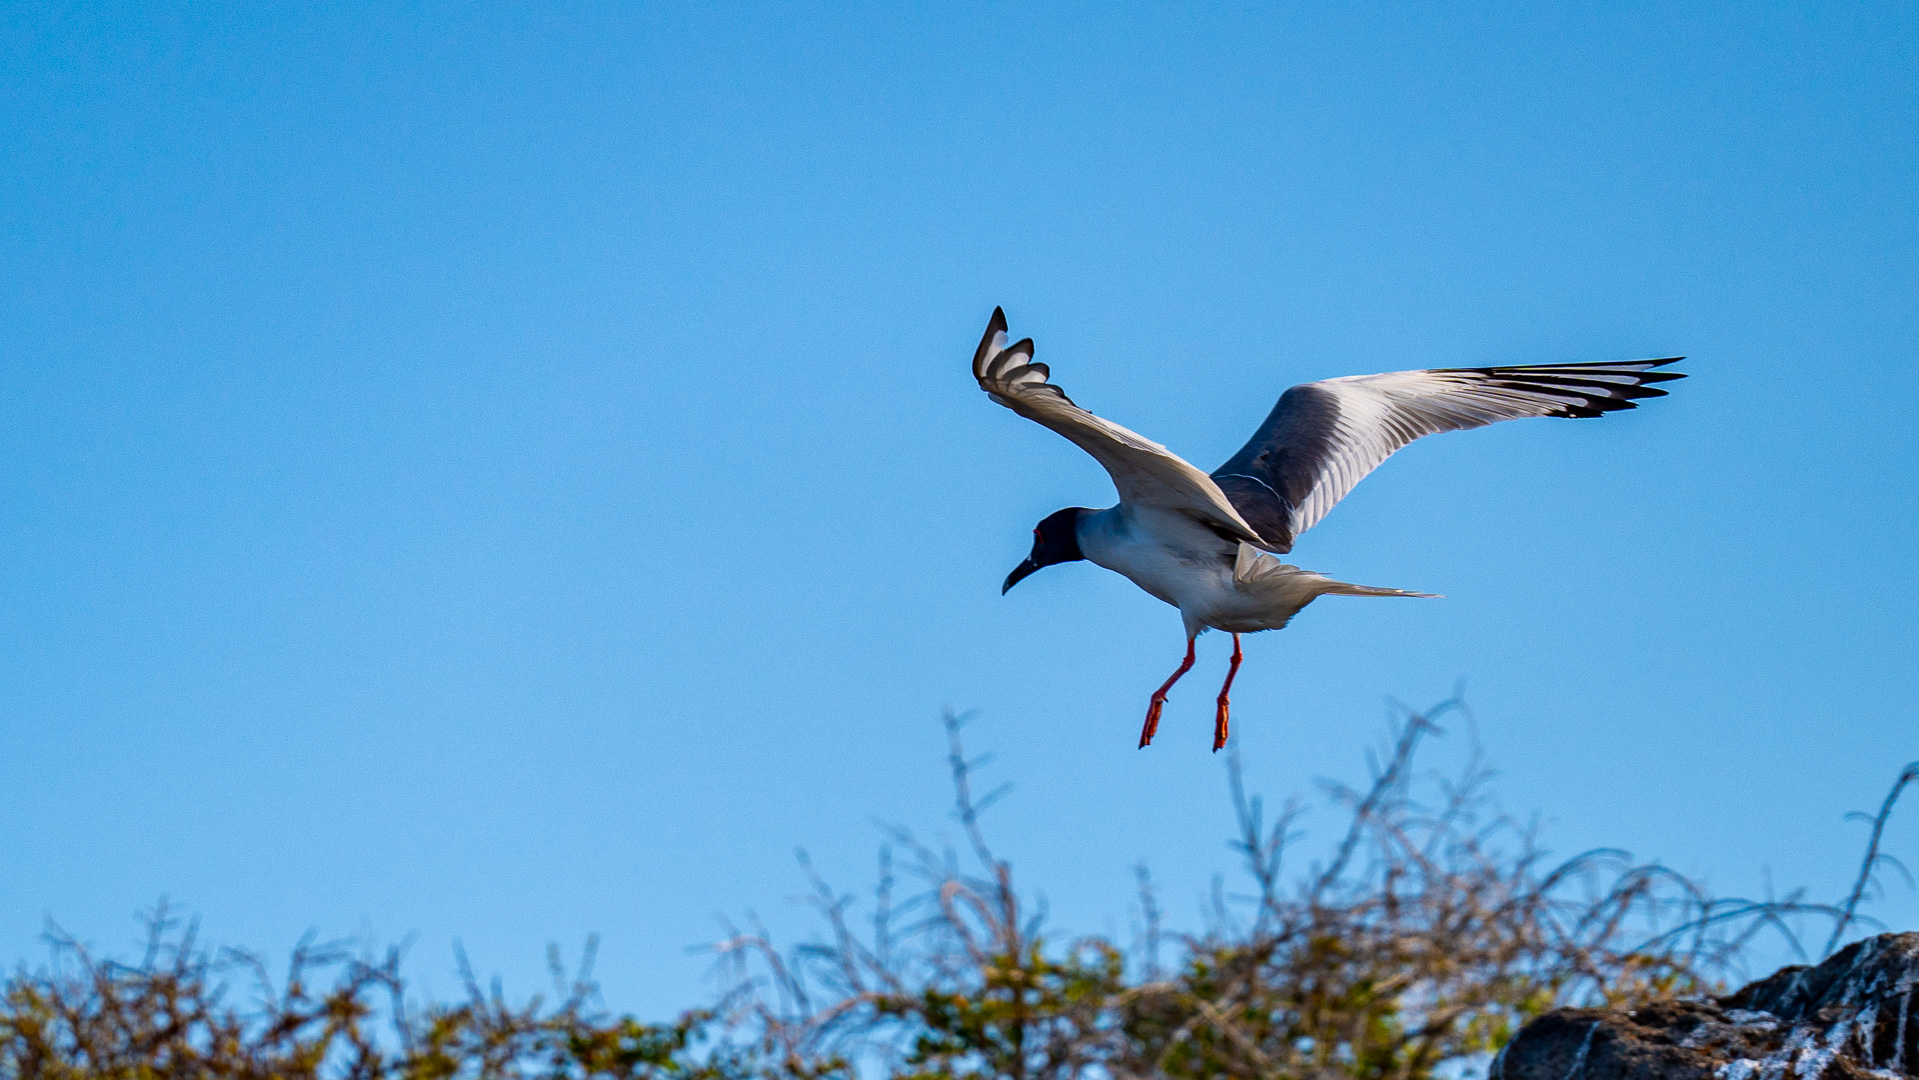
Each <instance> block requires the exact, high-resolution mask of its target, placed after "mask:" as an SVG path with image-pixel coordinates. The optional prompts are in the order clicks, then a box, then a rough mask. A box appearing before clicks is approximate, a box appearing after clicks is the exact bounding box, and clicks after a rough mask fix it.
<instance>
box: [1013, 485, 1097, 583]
mask: <svg viewBox="0 0 1919 1080" xmlns="http://www.w3.org/2000/svg"><path fill="white" fill-rule="evenodd" d="M1085 513H1090V511H1088V510H1087V509H1086V508H1085V507H1083V506H1069V507H1067V508H1066V509H1064V510H1056V511H1054V512H1053V513H1050V514H1048V515H1046V516H1045V517H1043V518H1041V519H1040V522H1039V524H1038V525H1035V526H1033V553H1032V554H1031V555H1028V556H1026V561H1025V562H1023V563H1020V564H1019V565H1018V566H1015V567H1013V572H1012V573H1010V574H1008V575H1006V584H1005V585H1004V586H1002V587H1001V588H1000V595H1001V596H1004V595H1006V590H1008V589H1011V588H1012V587H1013V586H1015V585H1018V584H1019V583H1020V582H1021V581H1022V580H1024V579H1025V578H1026V576H1027V575H1028V574H1031V573H1032V572H1033V571H1035V570H1038V569H1039V568H1040V567H1042V566H1052V565H1053V564H1054V563H1063V562H1076V561H1078V560H1080V559H1084V558H1085V557H1086V556H1084V555H1082V554H1080V552H1079V534H1078V532H1077V529H1078V527H1079V516H1080V515H1081V514H1085Z"/></svg>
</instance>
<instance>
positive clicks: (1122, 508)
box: [1078, 504, 1238, 612]
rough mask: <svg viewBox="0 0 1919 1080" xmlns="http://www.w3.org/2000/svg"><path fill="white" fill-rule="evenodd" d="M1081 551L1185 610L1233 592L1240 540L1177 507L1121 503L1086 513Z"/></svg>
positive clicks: (1212, 602)
mask: <svg viewBox="0 0 1919 1080" xmlns="http://www.w3.org/2000/svg"><path fill="white" fill-rule="evenodd" d="M1078 538H1079V549H1080V554H1082V555H1084V556H1086V559H1087V561H1088V562H1091V563H1093V564H1095V565H1097V566H1103V567H1105V568H1106V569H1108V570H1111V571H1113V572H1115V573H1119V574H1124V575H1125V576H1126V577H1127V578H1128V579H1129V580H1131V581H1132V583H1133V584H1135V585H1138V586H1139V587H1140V588H1142V589H1144V590H1146V592H1148V593H1150V594H1151V595H1153V596H1155V597H1158V598H1159V599H1161V600H1164V601H1165V602H1166V603H1169V604H1171V605H1173V606H1174V607H1177V608H1179V609H1180V610H1181V611H1182V612H1193V611H1201V610H1210V609H1212V608H1214V607H1217V606H1218V605H1219V603H1220V602H1221V601H1223V600H1225V599H1226V598H1227V597H1230V596H1231V594H1232V592H1233V557H1234V555H1235V554H1237V552H1238V545H1236V544H1233V543H1231V542H1229V541H1227V540H1223V539H1221V538H1220V537H1219V536H1218V535H1217V534H1215V533H1214V532H1213V531H1212V530H1211V529H1208V528H1206V527H1205V526H1203V525H1201V524H1200V523H1199V522H1197V521H1194V520H1193V519H1192V518H1190V517H1188V516H1186V515H1185V514H1182V513H1179V512H1178V511H1169V510H1159V509H1155V508H1152V507H1132V506H1127V505H1124V504H1121V505H1119V506H1115V507H1113V508H1111V509H1109V510H1099V511H1095V512H1094V513H1090V514H1086V515H1083V516H1082V517H1081V518H1080V523H1079V529H1078Z"/></svg>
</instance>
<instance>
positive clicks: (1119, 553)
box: [973, 308, 1685, 750]
mask: <svg viewBox="0 0 1919 1080" xmlns="http://www.w3.org/2000/svg"><path fill="white" fill-rule="evenodd" d="M1682 359H1684V357H1678V356H1673V357H1667V358H1664V359H1658V360H1630V361H1626V362H1623V363H1605V364H1546V365H1538V366H1531V367H1483V368H1435V369H1433V370H1430V371H1392V372H1387V373H1385V374H1381V375H1348V376H1345V377H1344V378H1338V379H1325V380H1322V381H1320V382H1310V383H1304V384H1302V385H1299V386H1295V387H1293V388H1292V389H1291V390H1288V391H1286V393H1284V394H1282V395H1281V396H1280V399H1279V404H1278V405H1275V406H1274V407H1273V411H1272V413H1271V414H1270V415H1269V416H1267V417H1266V422H1265V423H1263V424H1261V425H1260V426H1259V430H1258V431H1256V432H1254V433H1253V437H1252V438H1251V439H1250V440H1248V441H1247V443H1246V445H1245V446H1243V447H1241V448H1240V451H1239V453H1237V454H1234V455H1233V456H1232V458H1231V459H1230V460H1228V461H1227V462H1226V464H1224V465H1221V466H1220V467H1219V468H1218V469H1215V470H1214V471H1213V473H1212V475H1210V476H1208V475H1207V474H1205V473H1203V472H1200V471H1199V470H1198V469H1196V468H1194V467H1193V466H1191V465H1189V464H1187V463H1186V462H1185V461H1184V460H1182V459H1181V458H1180V457H1179V456H1178V455H1176V454H1174V453H1172V452H1171V451H1169V450H1167V449H1166V448H1165V447H1164V446H1161V445H1160V444H1158V443H1156V442H1153V441H1151V440H1149V439H1146V438H1143V437H1142V436H1140V435H1137V434H1135V433H1133V432H1131V431H1128V430H1126V429H1125V428H1123V427H1120V426H1119V425H1118V424H1115V423H1112V422H1111V421H1108V420H1104V419H1101V418H1100V417H1097V416H1094V415H1093V414H1092V413H1090V412H1087V411H1086V410H1085V409H1082V408H1080V407H1079V406H1078V405H1075V404H1073V402H1072V399H1070V398H1068V397H1067V396H1066V394H1065V392H1064V391H1062V390H1060V388H1059V387H1057V386H1055V385H1053V384H1052V383H1050V382H1048V381H1047V378H1048V376H1049V375H1050V374H1051V372H1050V371H1048V369H1047V367H1046V365H1045V364H1040V363H1035V362H1034V361H1033V341H1032V339H1031V338H1027V339H1025V340H1023V341H1019V342H1015V343H1013V344H1011V345H1008V344H1007V343H1006V315H1005V313H1004V312H1003V311H1001V310H1000V309H998V308H994V309H993V318H992V321H991V322H989V323H987V325H986V336H985V337H984V338H982V339H981V340H980V344H979V351H978V352H976V353H974V354H973V376H974V378H976V379H978V380H979V385H980V389H982V390H984V391H986V392H987V394H989V395H990V396H991V397H992V399H993V400H994V401H997V402H999V403H1000V404H1001V405H1004V406H1006V407H1007V408H1009V409H1011V410H1013V411H1014V412H1016V413H1018V414H1020V415H1021V416H1024V417H1026V418H1027V419H1029V420H1034V421H1037V422H1038V423H1041V424H1044V425H1046V426H1047V427H1049V428H1052V429H1053V430H1054V431H1057V432H1059V433H1060V434H1061V435H1064V436H1066V438H1068V439H1070V440H1072V441H1073V442H1074V443H1075V444H1076V445H1078V446H1079V448H1080V449H1082V450H1084V451H1086V452H1087V453H1088V454H1091V455H1092V456H1093V458H1094V459H1095V460H1097V461H1098V462H1099V463H1100V464H1101V465H1103V466H1105V468H1106V471H1107V473H1109V474H1110V475H1111V476H1112V478H1113V486H1114V487H1115V488H1117V489H1119V505H1118V506H1111V507H1108V508H1106V509H1104V510H1092V509H1088V508H1086V507H1083V506H1071V507H1067V508H1066V509H1064V510H1060V511H1058V512H1056V513H1053V514H1049V515H1047V516H1046V517H1045V518H1044V519H1042V520H1041V521H1040V523H1039V525H1038V526H1037V527H1036V528H1034V529H1033V550H1032V553H1031V554H1030V555H1028V556H1027V557H1026V561H1025V562H1022V563H1020V564H1019V565H1018V566H1017V567H1014V569H1013V572H1012V573H1011V574H1008V575H1007V576H1006V584H1005V586H1004V587H1002V588H1001V589H1000V592H1002V593H1004V592H1006V591H1007V590H1008V589H1011V588H1012V587H1013V586H1014V585H1017V584H1019V582H1020V581H1021V580H1022V579H1024V578H1025V577H1026V576H1027V575H1029V574H1031V573H1033V572H1034V571H1035V570H1038V569H1040V568H1041V567H1043V566H1052V565H1054V564H1056V563H1063V562H1074V561H1076V560H1080V559H1085V560H1086V561H1088V562H1091V563H1094V564H1096V565H1099V566H1103V567H1105V568H1106V569H1108V570H1114V571H1117V572H1119V573H1121V574H1124V575H1125V576H1126V577H1127V578H1129V579H1131V580H1132V582H1133V584H1135V585H1138V586H1139V587H1140V588H1142V589H1144V590H1146V591H1147V592H1148V593H1150V594H1152V595H1153V596H1156V597H1158V598H1159V599H1161V600H1164V601H1165V602H1167V603H1169V604H1171V605H1173V606H1174V607H1177V608H1178V609H1179V614H1180V618H1181V619H1183V620H1184V621H1185V624H1186V658H1185V659H1184V660H1182V661H1181V662H1180V665H1179V668H1178V670H1176V671H1174V672H1173V674H1172V677H1171V678H1169V679H1167V680H1166V682H1165V683H1164V684H1163V685H1162V686H1160V688H1159V689H1158V690H1155V691H1153V696H1152V700H1151V702H1150V703H1149V704H1148V705H1147V707H1146V723H1145V725H1144V726H1143V727H1142V728H1141V729H1140V733H1139V745H1141V746H1142V747H1143V746H1145V745H1146V744H1147V743H1150V742H1152V740H1153V732H1154V731H1155V730H1157V729H1158V727H1159V716H1160V710H1161V708H1162V707H1163V706H1164V705H1165V703H1166V693H1167V691H1169V690H1171V689H1172V687H1173V684H1174V683H1176V682H1178V681H1179V677H1180V676H1182V675H1184V674H1186V672H1187V671H1188V670H1189V669H1191V668H1192V666H1193V641H1194V639H1195V638H1196V637H1198V636H1199V634H1200V632H1201V631H1202V630H1205V629H1207V628H1209V627H1210V628H1213V629H1216V630H1224V631H1226V632H1227V633H1229V634H1231V635H1233V657H1232V664H1231V666H1230V667H1228V668H1227V670H1226V683H1225V685H1224V686H1222V687H1220V691H1219V698H1218V711H1217V713H1216V714H1215V717H1214V721H1213V749H1214V750H1218V749H1219V748H1220V747H1222V746H1224V745H1225V744H1226V733H1227V714H1228V697H1229V695H1230V693H1231V691H1232V688H1233V677H1234V676H1235V675H1237V674H1238V673H1239V663H1240V649H1239V635H1241V634H1250V633H1253V632H1255V631H1259V630H1277V629H1279V628H1280V627H1282V626H1285V625H1286V623H1287V621H1288V620H1290V619H1291V618H1292V617H1293V616H1294V615H1296V614H1298V612H1299V610H1300V609H1301V608H1304V607H1305V606H1306V605H1307V604H1310V603H1312V602H1313V601H1314V600H1316V599H1318V598H1319V597H1321V596H1326V595H1334V596H1431V595H1432V594H1431V593H1419V592H1407V591H1404V590H1402V589H1376V588H1372V587H1370V586H1366V585H1352V584H1349V583H1347V582H1344V581H1334V580H1333V579H1332V578H1329V577H1326V576H1325V575H1323V574H1317V573H1314V572H1313V571H1311V570H1302V569H1300V568H1299V567H1297V566H1293V565H1290V564H1288V563H1284V562H1281V561H1280V560H1278V559H1276V558H1274V557H1273V556H1272V555H1269V554H1267V552H1275V553H1278V554H1282V555H1283V554H1285V553H1287V552H1289V551H1291V550H1292V548H1293V541H1294V539H1296V538H1297V537H1298V536H1299V534H1300V533H1303V532H1305V531H1306V530H1307V529H1310V528H1312V527H1313V526H1314V525H1315V524H1317V523H1318V522H1319V519H1321V518H1323V517H1325V516H1326V512H1327V511H1328V510H1331V509H1332V508H1333V504H1334V503H1336V502H1338V501H1339V500H1340V499H1342V498H1344V497H1345V495H1346V493H1347V492H1349V491H1351V490H1352V489H1353V485H1354V484H1357V483H1359V481H1360V479H1361V478H1363V477H1364V476H1365V475H1366V474H1367V473H1369V472H1371V471H1372V470H1373V469H1374V468H1375V467H1377V466H1378V465H1379V463H1380V462H1382V461H1385V460H1386V459H1387V458H1388V457H1389V456H1391V455H1392V453H1393V451H1395V450H1398V449H1399V448H1400V447H1402V446H1405V445H1406V444H1407V443H1410V442H1412V441H1413V440H1414V439H1417V438H1419V437H1420V436H1421V435H1431V434H1434V433H1436V432H1441V431H1460V430H1464V429H1466V428H1476V427H1483V426H1484V425H1486V424H1490V423H1493V422H1495V421H1498V420H1516V419H1519V418H1520V417H1526V416H1568V417H1571V416H1599V415H1602V414H1604V413H1608V412H1613V411H1615V410H1619V409H1630V408H1633V407H1634V405H1635V404H1636V402H1637V399H1640V398H1649V397H1661V396H1663V395H1664V394H1665V393H1666V391H1664V390H1661V389H1659V388H1657V387H1655V386H1652V385H1650V384H1652V383H1659V382H1666V381H1668V380H1671V379H1683V378H1685V376H1684V375H1682V374H1680V373H1679V372H1676V371H1660V370H1657V369H1659V368H1662V367H1664V366H1666V365H1667V364H1671V363H1675V362H1677V361H1679V360H1682Z"/></svg>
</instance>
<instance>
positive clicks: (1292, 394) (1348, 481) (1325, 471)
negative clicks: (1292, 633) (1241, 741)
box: [1213, 356, 1685, 554]
mask: <svg viewBox="0 0 1919 1080" xmlns="http://www.w3.org/2000/svg"><path fill="white" fill-rule="evenodd" d="M1683 359H1685V358H1684V357H1680V356H1674V357H1668V358H1666V359H1663V360H1633V361H1629V362H1625V363H1617V364H1547V365H1539V366H1534V367H1488V368H1437V369H1434V370H1431V371H1392V372H1387V373H1385V374H1383V375H1349V376H1347V377H1345V378H1341V379H1327V380H1325V381H1323V382H1313V383H1304V384H1302V385H1299V386H1295V387H1293V388H1292V389H1291V390H1288V391H1286V393H1285V394H1284V395H1282V396H1281V397H1280V399H1279V404H1278V405H1275V406H1274V407H1273V411H1272V413H1271V415H1269V416H1267V417H1266V422H1265V423H1264V424H1261V425H1260V428H1259V431H1258V432H1257V433H1255V434H1254V435H1253V437H1252V439H1251V440H1250V441H1248V442H1247V444H1246V445H1245V446H1243V447H1241V448H1240V451H1239V453H1237V454H1234V455H1233V456H1232V458H1231V460H1229V461H1227V462H1226V464H1224V465H1221V466H1220V467H1219V468H1218V469H1216V470H1214V472H1213V480H1214V481H1215V482H1216V483H1218V484H1219V487H1220V490H1222V491H1224V492H1225V493H1226V497H1227V498H1228V499H1230V500H1232V503H1233V507H1234V509H1237V510H1238V511H1239V513H1240V516H1241V517H1243V518H1245V519H1246V520H1247V521H1248V522H1250V523H1251V524H1252V526H1253V527H1254V528H1255V529H1257V530H1259V533H1260V539H1261V546H1263V547H1265V548H1266V549H1267V550H1269V551H1276V552H1280V553H1282V554H1283V553H1285V552H1288V551H1291V550H1292V547H1293V541H1294V540H1295V539H1297V538H1298V536H1299V534H1300V533H1303V532H1305V531H1306V530H1307V529H1310V528H1312V527H1313V526H1314V525H1316V524H1318V523H1319V519H1321V518H1323V517H1325V516H1326V512H1327V511H1329V510H1331V509H1332V508H1333V504H1334V503H1337V502H1338V501H1339V500H1340V499H1342V498H1345V496H1346V493H1347V492H1349V491H1351V490H1352V489H1353V485H1354V484H1357V483H1359V481H1360V480H1361V479H1362V478H1364V477H1365V475H1366V474H1367V473H1369V472H1372V471H1373V469H1374V468H1376V467H1378V465H1379V463H1380V462H1382V461H1385V460H1386V459H1387V458H1388V457H1391V456H1392V454H1393V452H1394V451H1395V450H1398V449H1399V448H1400V447H1402V446H1405V445H1406V444H1407V443H1410V442H1412V441H1413V440H1414V439H1417V438H1419V437H1420V436H1422V435H1432V434H1435V433H1437V432H1441V431H1461V430H1464V429H1466V428H1476V427H1483V426H1485V425H1487V424H1491V423H1495V422H1497V421H1500V420H1517V419H1520V418H1522V417H1527V416H1599V415H1602V414H1604V413H1608V412H1613V411H1615V410H1618V409H1630V408H1633V407H1635V406H1636V404H1637V403H1638V399H1641V398H1650V397H1663V396H1665V393H1666V391H1664V390H1661V389H1659V388H1658V387H1656V386H1652V385H1650V384H1652V383H1659V382H1666V381H1669V380H1672V379H1683V378H1685V376H1684V375H1682V374H1680V373H1679V372H1677V371H1658V370H1655V369H1657V368H1661V367H1664V366H1665V365H1667V364H1672V363H1676V362H1678V361H1680V360H1683Z"/></svg>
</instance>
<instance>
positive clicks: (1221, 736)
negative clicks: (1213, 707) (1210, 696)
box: [1213, 634, 1239, 754]
mask: <svg viewBox="0 0 1919 1080" xmlns="http://www.w3.org/2000/svg"><path fill="white" fill-rule="evenodd" d="M1237 674H1239V635H1238V634H1234V635H1233V664H1232V666H1231V667H1229V668H1227V669H1226V685H1225V686H1222V687H1220V688H1219V715H1218V716H1216V717H1214V718H1213V753H1215V754H1217V753H1219V748H1220V747H1222V746H1225V745H1226V712H1227V700H1226V699H1227V697H1228V695H1230V694H1231V693H1232V692H1233V676H1235V675H1237Z"/></svg>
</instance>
